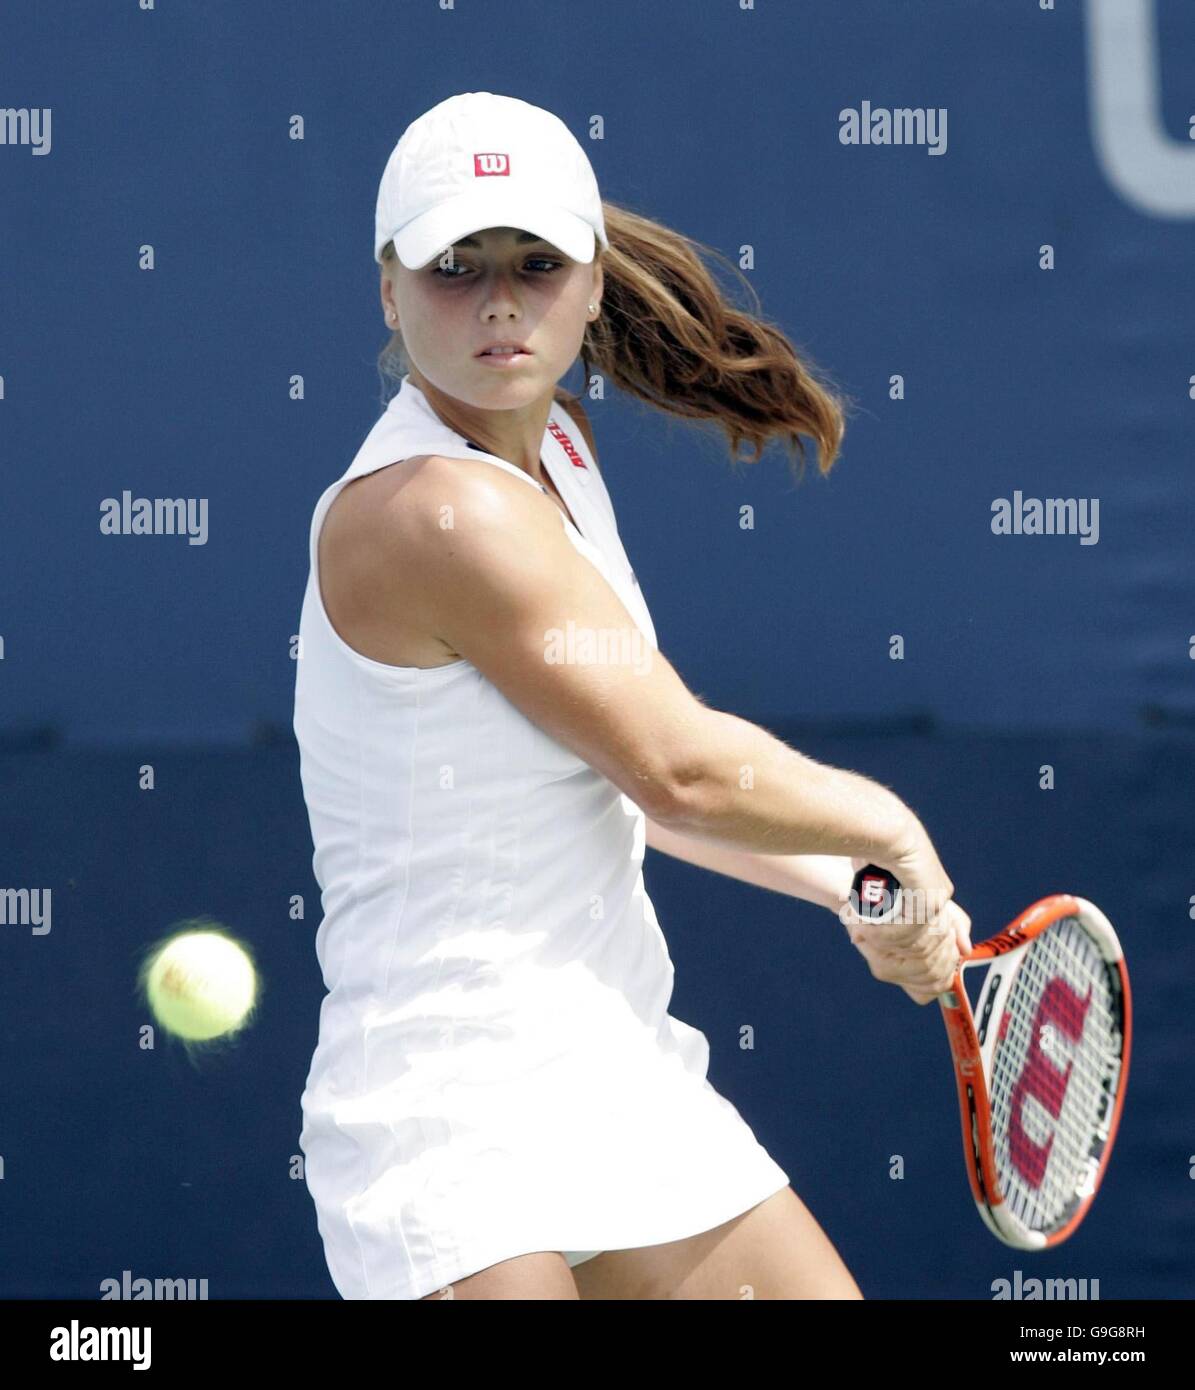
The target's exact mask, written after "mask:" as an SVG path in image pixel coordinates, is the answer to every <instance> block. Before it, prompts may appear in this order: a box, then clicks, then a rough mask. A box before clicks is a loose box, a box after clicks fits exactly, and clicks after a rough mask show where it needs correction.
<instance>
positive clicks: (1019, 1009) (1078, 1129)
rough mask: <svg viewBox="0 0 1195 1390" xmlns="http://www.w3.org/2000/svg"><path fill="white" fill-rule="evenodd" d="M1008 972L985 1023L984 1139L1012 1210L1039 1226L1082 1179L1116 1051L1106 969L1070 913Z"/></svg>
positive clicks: (1068, 1200) (1054, 1219) (1058, 1219)
mask: <svg viewBox="0 0 1195 1390" xmlns="http://www.w3.org/2000/svg"><path fill="white" fill-rule="evenodd" d="M993 968H994V969H998V968H999V963H998V962H997V963H996V965H994V966H993ZM1014 969H1015V970H1016V974H1015V977H1014V979H1013V981H1012V984H1011V987H1010V989H1009V992H1008V995H1007V997H1006V999H1005V1003H1004V1009H1003V1013H1002V1016H1001V1018H1000V1019H999V1020H993V1025H994V1026H996V1027H997V1028H998V1030H999V1031H998V1035H997V1042H996V1045H995V1049H994V1053H993V1058H992V1075H991V1077H990V1079H989V1096H990V1101H991V1109H992V1139H993V1145H994V1149H995V1157H996V1169H997V1174H998V1177H999V1182H1000V1188H1001V1191H1002V1192H1003V1193H1004V1197H1005V1201H1006V1202H1007V1203H1008V1205H1009V1209H1010V1210H1011V1212H1012V1214H1013V1215H1014V1216H1016V1217H1017V1218H1019V1219H1020V1220H1021V1221H1022V1222H1024V1224H1025V1225H1026V1226H1028V1227H1029V1228H1030V1229H1031V1230H1034V1231H1042V1232H1048V1231H1049V1230H1051V1229H1054V1228H1056V1227H1057V1226H1059V1225H1060V1224H1062V1223H1063V1222H1064V1221H1065V1220H1066V1219H1067V1217H1068V1214H1069V1213H1070V1212H1071V1211H1072V1210H1073V1209H1074V1207H1075V1205H1076V1203H1077V1202H1078V1200H1079V1198H1080V1196H1081V1195H1082V1193H1083V1190H1084V1187H1085V1185H1086V1183H1087V1182H1088V1180H1089V1178H1090V1173H1091V1158H1092V1154H1093V1151H1096V1150H1097V1148H1098V1146H1097V1130H1098V1128H1099V1125H1100V1122H1101V1119H1102V1118H1103V1116H1104V1113H1105V1110H1106V1107H1107V1105H1108V1104H1109V1100H1110V1096H1109V1085H1108V1078H1109V1069H1110V1065H1111V1064H1112V1063H1113V1061H1114V1059H1115V1058H1117V1057H1118V1056H1119V1055H1120V1051H1121V1038H1120V1024H1119V1011H1118V1008H1117V998H1116V993H1115V989H1114V985H1113V981H1112V977H1111V972H1110V970H1109V967H1108V966H1107V964H1106V963H1105V961H1104V959H1103V956H1102V955H1101V954H1100V951H1099V949H1098V947H1097V946H1096V944H1095V942H1094V941H1093V939H1092V938H1091V936H1090V935H1089V933H1088V932H1087V931H1086V930H1085V929H1084V928H1083V926H1082V925H1081V924H1080V922H1079V921H1078V919H1077V918H1075V917H1066V918H1062V919H1060V920H1059V921H1058V922H1056V923H1054V924H1053V925H1051V926H1050V927H1049V928H1047V929H1046V930H1045V931H1044V932H1043V933H1042V934H1041V935H1040V936H1039V937H1037V938H1036V939H1035V940H1034V941H1033V942H1031V943H1030V945H1029V947H1028V948H1027V949H1026V951H1025V953H1024V955H1023V956H1022V958H1021V960H1020V963H1019V965H1018V966H1014Z"/></svg>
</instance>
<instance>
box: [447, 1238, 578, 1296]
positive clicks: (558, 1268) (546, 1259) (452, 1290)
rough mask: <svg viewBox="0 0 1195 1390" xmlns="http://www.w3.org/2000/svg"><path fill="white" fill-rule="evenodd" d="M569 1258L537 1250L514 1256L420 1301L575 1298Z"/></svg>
mask: <svg viewBox="0 0 1195 1390" xmlns="http://www.w3.org/2000/svg"><path fill="white" fill-rule="evenodd" d="M577 1297H579V1295H578V1293H577V1285H576V1284H575V1283H574V1281H573V1274H572V1270H571V1269H569V1266H568V1261H567V1260H566V1259H565V1258H564V1256H563V1255H562V1254H560V1253H559V1252H558V1251H555V1250H537V1251H536V1252H535V1253H534V1254H531V1255H516V1256H515V1258H514V1259H512V1260H502V1261H501V1262H500V1263H499V1264H496V1265H490V1266H489V1267H488V1268H487V1269H482V1270H479V1271H478V1272H477V1273H476V1274H470V1275H469V1277H468V1278H467V1279H458V1280H457V1281H456V1283H455V1284H449V1285H448V1286H447V1287H446V1288H443V1289H437V1291H436V1292H435V1293H429V1294H425V1295H424V1297H423V1299H422V1300H421V1301H422V1302H425V1303H426V1302H427V1301H428V1300H429V1299H433V1298H527V1299H541V1298H574V1299H575V1298H577Z"/></svg>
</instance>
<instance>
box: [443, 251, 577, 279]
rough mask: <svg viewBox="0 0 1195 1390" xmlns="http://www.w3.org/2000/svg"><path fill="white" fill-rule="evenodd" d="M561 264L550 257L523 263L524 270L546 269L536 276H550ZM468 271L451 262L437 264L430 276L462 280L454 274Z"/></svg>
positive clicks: (455, 262)
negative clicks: (533, 268)
mask: <svg viewBox="0 0 1195 1390" xmlns="http://www.w3.org/2000/svg"><path fill="white" fill-rule="evenodd" d="M563 264H564V263H563V262H562V261H557V260H553V259H552V258H551V257H550V256H529V257H528V258H527V260H526V261H524V262H523V265H524V268H526V267H528V266H546V267H547V269H544V270H536V271H534V272H533V273H534V274H536V275H551V274H552V273H553V272H554V271H557V270H559V269H561V267H562V265H563ZM469 269H470V267H469V266H467V265H465V264H464V263H463V262H461V261H453V262H450V263H448V264H445V265H441V264H440V263H439V262H437V263H436V265H435V266H434V267H433V268H432V274H433V275H435V276H438V277H439V278H440V279H441V280H463V279H464V278H465V276H463V275H457V274H456V273H455V272H456V271H458V270H462V271H464V270H469Z"/></svg>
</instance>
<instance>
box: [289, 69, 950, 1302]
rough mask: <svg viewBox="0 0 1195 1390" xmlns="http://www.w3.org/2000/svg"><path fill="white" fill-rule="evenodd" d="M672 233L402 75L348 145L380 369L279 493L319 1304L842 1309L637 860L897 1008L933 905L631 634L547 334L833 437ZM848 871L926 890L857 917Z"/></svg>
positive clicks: (732, 433)
mask: <svg viewBox="0 0 1195 1390" xmlns="http://www.w3.org/2000/svg"><path fill="white" fill-rule="evenodd" d="M695 246H696V243H693V242H691V241H689V240H688V239H687V238H684V237H682V236H681V235H679V234H678V233H676V232H673V231H671V230H669V229H667V228H665V227H663V226H661V225H660V224H658V223H656V222H653V221H651V220H649V219H647V218H645V217H642V216H639V215H637V214H634V213H632V212H630V211H629V210H627V209H625V208H620V207H617V206H615V205H612V204H610V203H603V201H602V200H601V197H600V195H599V192H598V187H597V182H596V179H595V177H594V173H593V170H592V168H591V166H590V163H589V160H588V159H587V157H586V155H585V153H584V151H583V150H582V148H581V146H580V145H579V144H578V142H577V141H576V140H575V139H574V137H573V136H572V135H571V134H570V133H569V131H568V129H567V128H566V127H565V126H564V124H563V123H562V122H561V121H560V120H558V119H557V118H556V117H555V116H553V115H551V114H550V113H548V112H546V111H543V110H541V109H539V108H537V107H534V106H531V105H528V104H527V103H525V102H522V101H519V100H516V99H514V98H511V97H505V96H497V95H494V94H491V93H488V92H470V93H466V94H463V95H460V96H454V97H452V98H450V99H448V100H446V101H443V102H441V103H440V104H439V105H437V106H435V107H433V108H432V109H431V110H430V111H428V112H426V113H425V114H424V115H423V116H421V117H420V118H419V119H418V120H416V121H415V122H413V124H412V125H411V126H409V127H408V129H407V130H406V131H405V133H404V134H403V137H402V139H401V140H400V141H399V142H398V145H397V146H396V147H395V149H394V151H393V153H392V154H391V156H390V159H389V162H388V163H387V165H386V169H385V172H384V175H383V178H382V182H381V188H380V190H379V195H378V203H377V223H376V237H375V247H374V252H375V259H376V260H377V262H378V263H379V265H380V267H381V280H380V287H381V301H382V306H383V310H384V313H385V316H386V322H387V324H388V326H389V328H390V330H391V340H390V343H389V344H388V346H387V350H386V352H385V353H384V354H383V369H384V370H387V369H388V370H389V371H390V373H391V374H393V375H396V376H397V377H398V379H399V389H398V391H397V394H395V395H393V397H392V398H391V399H390V400H389V401H388V403H387V405H386V408H385V410H384V412H383V414H382V416H381V418H380V419H379V420H378V421H377V422H376V424H375V425H374V427H373V428H372V430H371V431H370V432H369V434H368V435H367V437H366V438H365V440H364V442H363V443H362V445H361V447H360V449H359V450H358V452H357V455H356V457H355V458H354V460H353V462H352V463H351V464H350V466H349V468H348V469H347V471H346V472H345V473H344V474H343V476H342V477H341V478H339V479H338V480H337V481H336V482H335V483H333V484H332V485H331V486H330V487H328V488H327V490H326V491H325V492H324V493H323V494H322V496H321V497H320V498H319V500H318V502H317V504H316V507H315V512H314V515H313V517H312V523H311V530H310V537H309V558H310V577H309V580H308V584H307V589H306V593H305V596H304V601H303V611H302V618H301V625H300V635H301V644H300V652H301V656H300V660H299V661H298V663H297V680H296V690H295V719H294V726H295V732H296V735H297V738H298V742H299V749H300V755H301V773H302V783H303V791H304V796H305V798H306V802H307V808H308V813H309V817H310V823H311V832H312V838H313V842H314V847H315V853H314V861H313V862H314V870H315V874H316V878H317V881H318V883H319V885H320V889H321V893H322V906H323V913H324V915H323V920H322V922H321V924H320V927H319V930H318V932H317V935H316V950H317V953H318V956H319V962H320V967H321V970H322V972H323V977H324V981H325V984H326V986H327V990H328V993H327V994H326V996H325V998H324V1001H323V1005H322V1008H321V1012H320V1028H319V1040H318V1044H317V1046H316V1049H315V1054H314V1056H313V1058H312V1063H311V1070H310V1074H309V1076H308V1079H307V1084H306V1087H305V1089H304V1092H303V1097H302V1108H303V1129H302V1135H301V1145H302V1149H303V1152H304V1154H305V1157H306V1177H307V1183H308V1187H309V1190H310V1192H311V1195H312V1198H313V1200H314V1203H315V1208H316V1214H317V1219H318V1225H319V1230H320V1234H321V1236H322V1238H323V1241H324V1249H325V1253H326V1257H327V1262H328V1268H329V1271H330V1273H331V1276H332V1279H333V1281H334V1283H335V1285H336V1287H337V1289H338V1290H339V1292H340V1293H341V1295H342V1296H343V1297H345V1298H400V1299H418V1298H444V1297H455V1298H499V1299H510V1298H533V1299H540V1298H570V1299H571V1298H578V1297H581V1298H615V1299H639V1298H714V1299H737V1298H742V1297H745V1296H754V1297H756V1298H858V1297H860V1296H861V1295H860V1291H859V1288H858V1286H857V1285H856V1283H855V1281H854V1279H853V1278H852V1277H851V1275H850V1274H849V1273H848V1271H847V1269H846V1268H845V1266H844V1264H843V1262H842V1260H841V1259H840V1257H839V1256H838V1254H837V1252H836V1251H835V1249H834V1247H833V1245H832V1244H831V1243H830V1241H829V1239H828V1238H827V1237H826V1235H825V1234H824V1233H823V1231H822V1229H821V1228H820V1226H819V1225H818V1223H817V1222H816V1221H815V1219H814V1218H813V1216H812V1215H811V1214H810V1212H809V1211H808V1209H807V1208H806V1207H805V1205H804V1204H803V1203H802V1201H801V1200H800V1198H799V1197H798V1196H797V1195H796V1193H795V1192H794V1191H793V1190H792V1188H791V1187H790V1186H789V1184H788V1176H787V1174H786V1173H785V1172H784V1170H783V1169H782V1168H781V1167H780V1166H779V1165H778V1164H777V1163H776V1162H775V1161H774V1160H773V1159H772V1157H771V1156H770V1155H769V1154H768V1153H767V1152H766V1151H765V1149H764V1148H763V1147H762V1145H760V1144H759V1142H758V1141H757V1140H756V1138H755V1136H754V1135H753V1133H752V1131H751V1129H750V1127H749V1126H748V1125H747V1123H746V1122H745V1121H744V1120H743V1118H742V1117H741V1116H740V1114H739V1112H738V1111H737V1110H736V1109H735V1107H734V1106H733V1105H732V1104H731V1103H730V1101H729V1100H728V1099H726V1098H725V1097H723V1096H721V1095H719V1094H718V1093H717V1092H716V1091H715V1090H714V1089H713V1087H712V1086H711V1085H710V1082H709V1081H708V1079H707V1068H708V1061H709V1047H708V1044H707V1042H706V1039H705V1037H704V1035H703V1034H702V1033H701V1032H700V1031H699V1030H698V1029H697V1028H694V1027H692V1026H691V1025H689V1024H687V1023H683V1022H681V1021H680V1020H678V1019H676V1018H674V1017H673V1016H672V1015H671V1014H669V1012H668V1004H669V1000H670V997H671V993H672V982H673V967H672V963H671V960H670V959H669V954H668V948H667V945H666V943H665V939H664V936H663V934H662V932H661V930H660V927H659V924H658V923H657V920H656V915H655V912H654V910H653V907H652V903H651V900H650V898H649V897H648V895H647V893H646V891H645V889H644V883H643V874H642V865H643V858H644V853H645V847H646V846H647V845H652V846H655V847H656V848H657V849H660V850H662V851H664V852H666V853H668V854H672V855H675V856H677V857H679V858H681V859H684V860H687V861H689V862H690V863H693V864H696V865H700V866H703V867H705V868H707V869H711V870H714V871H716V872H720V873H724V874H729V875H731V876H733V877H736V878H739V879H742V880H744V881H746V882H748V883H755V884H759V885H762V886H766V887H768V888H772V889H775V890H776V891H779V892H782V893H788V894H791V895H793V896H796V897H800V898H804V899H807V900H809V901H811V902H815V903H819V904H821V905H822V906H824V907H826V908H827V909H829V910H831V911H834V912H836V913H839V914H840V916H841V919H842V920H843V922H844V924H845V925H847V926H848V927H849V929H850V931H851V934H852V939H853V940H855V942H856V944H857V945H858V947H859V949H860V950H861V951H862V952H863V954H864V956H865V958H866V959H867V961H868V965H869V967H870V969H871V972H872V974H873V975H874V976H876V977H877V978H879V979H882V980H887V981H891V982H893V983H896V984H898V985H900V986H902V987H903V988H904V989H905V990H906V992H907V993H909V995H910V996H911V997H912V998H914V999H916V1000H917V1001H918V1002H921V1003H924V1002H927V1001H928V1000H929V999H932V998H934V997H935V996H936V994H937V993H938V992H940V991H941V990H943V989H945V988H946V987H947V986H948V984H949V983H950V980H951V977H952V974H953V971H954V969H955V966H956V964H957V961H958V958H959V947H960V945H961V944H962V943H963V942H964V941H965V938H966V931H967V927H968V925H969V923H968V921H967V918H966V914H964V913H962V911H961V909H959V908H958V907H957V906H955V905H954V904H953V903H951V902H949V899H950V897H951V894H952V892H953V885H952V884H951V883H950V881H949V879H948V878H947V876H946V873H945V871H944V870H943V868H942V865H941V863H940V862H939V860H938V857H937V855H936V853H935V851H934V849H933V846H932V844H931V843H930V839H929V836H928V834H927V833H926V831H925V830H924V828H923V827H922V826H921V824H920V822H919V821H918V820H917V818H916V817H915V816H914V815H913V813H912V812H911V811H910V810H909V808H908V807H907V806H905V805H904V803H903V802H901V801H900V800H899V798H897V797H896V796H895V795H894V794H893V793H892V792H890V791H889V790H887V789H886V788H884V787H882V786H880V785H878V784H876V783H875V782H872V781H869V780H868V779H866V778H864V777H861V776H859V775H857V774H855V773H851V772H846V771H842V770H839V769H836V768H832V767H827V766H824V765H822V764H819V763H817V762H815V761H813V760H812V759H810V758H807V757H805V756H803V755H802V754H800V753H799V752H797V751H795V750H793V749H791V748H789V747H787V746H786V745H785V744H784V743H782V742H780V741H779V740H777V739H775V738H774V737H772V736H771V735H770V734H769V733H767V732H766V731H765V730H763V729H761V728H759V727H757V726H756V725H753V724H750V723H748V722H746V721H745V720H742V719H740V718H737V717H736V716H734V715H732V714H729V713H726V712H723V711H720V710H714V709H711V708H709V707H708V706H706V705H705V704H704V703H703V702H702V701H701V700H700V699H699V698H698V697H697V696H695V695H694V694H693V693H692V692H691V691H689V690H688V689H687V688H686V687H685V685H684V684H683V682H682V681H681V679H680V677H679V676H678V674H677V673H676V671H675V670H674V669H673V668H672V666H671V665H670V664H669V662H668V661H667V659H666V658H665V657H664V656H663V655H662V654H661V653H660V651H659V649H658V645H657V641H656V634H655V629H654V627H653V625H652V620H651V616H650V614H649V612H648V609H647V604H646V602H645V600H644V598H643V595H642V592H641V590H640V588H639V585H638V583H637V581H636V579H635V576H634V573H633V572H632V569H631V566H630V564H629V562H628V559H627V556H626V553H625V551H624V549H623V547H622V543H621V541H620V539H619V532H618V527H617V524H616V520H615V514H614V509H613V507H612V505H611V500H610V495H609V493H608V491H607V489H606V486H605V483H604V482H603V479H602V475H601V473H600V471H599V469H598V463H597V457H596V449H595V446H594V439H593V434H592V432H591V428H590V425H589V422H588V420H587V418H586V415H585V413H584V411H583V408H582V406H581V403H580V401H579V400H577V399H574V398H573V397H571V395H570V394H569V393H567V392H566V391H564V390H563V388H561V387H559V386H558V383H559V381H560V379H561V377H562V376H564V374H565V373H566V372H567V371H568V370H569V369H570V368H571V367H572V366H573V365H574V363H575V362H576V359H577V357H578V354H580V355H581V358H582V362H583V365H584V368H585V376H586V379H587V380H588V379H589V378H590V375H591V369H592V371H595V372H597V373H600V374H601V375H602V376H603V377H604V378H606V379H608V380H609V381H611V382H613V383H614V384H616V385H617V386H619V387H621V388H622V389H623V390H624V391H627V392H629V393H630V394H631V395H633V396H637V397H639V398H640V399H641V400H644V401H649V402H650V403H651V404H653V405H655V406H657V407H659V408H660V409H661V410H664V411H668V412H670V413H672V414H674V415H678V416H682V417H684V418H687V419H690V420H694V421H702V420H708V421H714V422H716V423H717V424H718V425H719V426H720V427H721V428H722V429H724V430H725V432H726V434H727V436H728V437H729V440H730V444H731V447H732V449H733V450H735V451H737V449H738V446H739V444H740V443H741V441H743V440H744V439H745V440H747V441H749V442H750V443H751V444H753V445H754V446H755V457H756V459H758V457H759V455H760V453H761V452H762V449H763V447H764V446H765V445H766V444H767V443H768V442H769V441H771V440H776V439H778V440H781V441H784V442H786V443H788V444H790V445H794V444H795V445H796V447H797V448H798V449H799V450H800V453H801V456H802V461H803V460H804V446H803V444H802V442H801V439H800V436H802V435H804V436H807V437H808V438H810V439H812V440H813V441H815V442H816V444H817V445H818V448H819V455H820V458H819V466H820V468H821V470H822V471H823V472H824V471H826V470H827V469H828V468H829V467H830V465H831V464H832V462H833V460H834V457H835V453H836V450H837V447H838V444H839V442H840V439H841V435H842V430H843V423H842V419H843V417H842V410H841V406H840V402H839V400H838V399H837V398H836V397H834V396H833V395H831V394H830V392H829V391H828V390H827V389H826V388H825V387H824V386H823V385H821V384H819V383H818V382H817V381H816V380H815V378H814V376H813V373H812V371H811V370H810V368H809V367H808V366H807V365H806V364H805V363H803V362H802V361H801V360H800V359H799V358H798V356H797V354H796V352H795V351H794V349H793V347H792V346H791V344H790V343H789V342H788V341H787V340H786V339H785V338H784V337H783V335H782V334H781V333H779V332H778V331H777V330H776V329H775V328H774V327H772V326H770V325H767V324H765V323H764V322H763V321H762V320H761V319H758V318H755V317H752V316H751V315H749V314H747V313H744V312H741V311H740V310H738V309H736V308H734V307H732V306H731V305H730V304H729V303H728V302H727V301H726V300H724V298H723V296H722V295H721V293H720V292H719V290H718V288H717V286H716V284H715V282H714V280H713V277H712V276H711V275H710V273H709V271H708V270H707V269H706V268H705V266H704V265H703V263H702V261H701V260H700V258H699V257H698V255H697V254H696V252H695V250H694V247H695ZM395 362H397V363H399V364H400V367H401V370H399V371H396V370H395V366H394V364H395ZM868 860H870V861H873V862H875V863H877V864H879V865H881V866H883V867H885V868H888V869H890V870H891V871H892V872H893V873H894V874H895V875H896V877H897V878H898V880H899V881H900V882H901V884H902V885H903V886H904V889H905V893H906V896H907V897H908V898H909V899H910V900H912V899H913V898H915V897H916V895H917V892H918V890H921V891H922V892H923V893H924V894H925V900H926V901H927V902H931V903H932V902H935V901H936V902H938V903H939V904H945V906H939V907H938V908H937V910H935V911H933V912H931V913H927V914H925V915H924V920H923V922H922V923H921V924H920V925H919V926H917V927H915V928H914V929H905V930H904V932H903V934H895V935H894V934H893V933H892V932H891V929H888V932H889V934H888V935H887V936H885V935H884V934H883V933H882V932H880V931H878V930H872V931H870V934H869V925H868V924H867V923H865V922H864V921H863V920H862V919H861V918H860V917H859V915H858V914H857V913H855V912H853V911H852V910H851V904H850V903H849V901H848V895H849V892H850V885H851V879H852V875H853V871H854V869H856V868H858V867H860V866H861V865H862V864H863V863H865V862H867V861H868ZM935 895H936V896H935ZM748 1291H749V1294H748Z"/></svg>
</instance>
